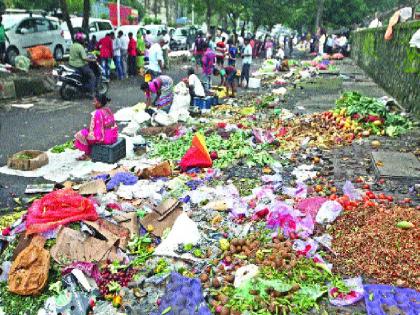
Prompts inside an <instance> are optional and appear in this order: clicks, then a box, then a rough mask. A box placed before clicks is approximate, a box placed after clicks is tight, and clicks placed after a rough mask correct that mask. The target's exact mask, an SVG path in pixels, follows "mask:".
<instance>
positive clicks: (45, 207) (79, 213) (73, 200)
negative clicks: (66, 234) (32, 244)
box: [26, 189, 98, 234]
mask: <svg viewBox="0 0 420 315" xmlns="http://www.w3.org/2000/svg"><path fill="white" fill-rule="evenodd" d="M97 219H98V214H97V213H96V210H95V207H94V205H93V203H92V201H90V200H89V199H87V198H84V197H82V196H81V195H79V194H78V193H77V192H75V191H73V190H71V189H62V190H56V191H53V192H51V193H49V194H47V195H45V196H44V197H42V198H41V199H38V200H35V201H34V202H33V204H32V206H31V207H30V208H29V210H28V216H27V219H26V233H27V234H33V233H41V232H45V231H48V230H52V229H54V228H56V227H58V226H60V225H64V224H67V223H71V222H76V221H83V220H87V221H95V220H97Z"/></svg>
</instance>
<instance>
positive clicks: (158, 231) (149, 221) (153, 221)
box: [140, 209, 182, 237]
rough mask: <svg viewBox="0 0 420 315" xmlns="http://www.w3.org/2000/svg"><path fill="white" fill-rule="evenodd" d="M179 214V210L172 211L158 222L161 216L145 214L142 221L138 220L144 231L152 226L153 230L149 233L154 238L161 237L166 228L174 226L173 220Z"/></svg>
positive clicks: (153, 213)
mask: <svg viewBox="0 0 420 315" xmlns="http://www.w3.org/2000/svg"><path fill="white" fill-rule="evenodd" d="M181 213H182V210H181V209H173V210H172V212H170V213H169V214H168V215H167V216H166V217H165V218H164V219H161V220H159V218H161V215H160V214H159V213H157V212H152V213H149V214H147V215H146V216H145V217H144V218H143V219H142V220H140V223H141V225H143V227H144V228H145V229H147V228H148V227H149V226H152V227H153V230H152V231H151V233H152V234H153V235H155V236H158V237H162V236H163V232H164V231H165V230H166V229H167V228H171V227H172V226H173V225H174V223H175V220H176V219H177V218H178V217H179V215H180V214H181Z"/></svg>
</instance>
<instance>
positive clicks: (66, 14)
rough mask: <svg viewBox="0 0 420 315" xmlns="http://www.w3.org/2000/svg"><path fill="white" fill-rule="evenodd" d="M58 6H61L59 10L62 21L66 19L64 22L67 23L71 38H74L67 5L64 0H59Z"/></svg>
mask: <svg viewBox="0 0 420 315" xmlns="http://www.w3.org/2000/svg"><path fill="white" fill-rule="evenodd" d="M60 8H61V12H62V13H63V18H64V21H66V23H67V28H68V29H69V32H70V35H71V38H72V39H73V38H74V29H73V25H72V24H71V20H70V15H69V9H68V7H67V2H66V0H60Z"/></svg>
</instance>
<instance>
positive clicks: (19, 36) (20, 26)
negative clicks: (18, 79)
mask: <svg viewBox="0 0 420 315" xmlns="http://www.w3.org/2000/svg"><path fill="white" fill-rule="evenodd" d="M3 25H4V26H5V30H6V35H7V37H8V41H7V42H6V58H7V61H8V62H9V63H10V64H12V65H14V63H15V58H16V56H18V55H26V54H27V51H26V50H27V49H28V48H31V47H35V46H40V45H43V46H47V47H48V48H50V49H51V52H52V53H53V55H54V58H55V59H56V60H61V59H63V56H64V52H65V47H66V42H65V40H64V34H63V32H62V30H61V29H60V24H59V20H58V19H57V18H52V17H43V16H41V15H31V14H11V15H8V14H5V15H3Z"/></svg>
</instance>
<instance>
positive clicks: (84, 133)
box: [74, 95, 118, 160]
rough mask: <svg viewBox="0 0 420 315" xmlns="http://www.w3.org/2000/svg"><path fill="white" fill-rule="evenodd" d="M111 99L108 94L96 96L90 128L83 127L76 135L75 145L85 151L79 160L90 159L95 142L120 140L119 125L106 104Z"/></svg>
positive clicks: (110, 142) (106, 142)
mask: <svg viewBox="0 0 420 315" xmlns="http://www.w3.org/2000/svg"><path fill="white" fill-rule="evenodd" d="M109 101H110V99H108V98H107V97H106V95H100V96H98V97H96V98H95V101H94V106H95V108H96V111H95V113H94V114H93V116H92V119H91V121H90V127H89V129H82V130H80V131H79V132H78V133H76V135H75V142H74V146H75V147H76V148H78V149H79V150H80V151H83V152H85V154H84V155H83V156H81V157H80V158H79V160H86V159H88V157H89V155H90V153H91V149H92V148H91V147H92V145H94V144H113V143H115V142H117V140H118V126H117V124H116V123H115V119H114V114H113V113H112V111H111V109H110V108H109V107H106V104H107V103H108V102H109Z"/></svg>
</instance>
